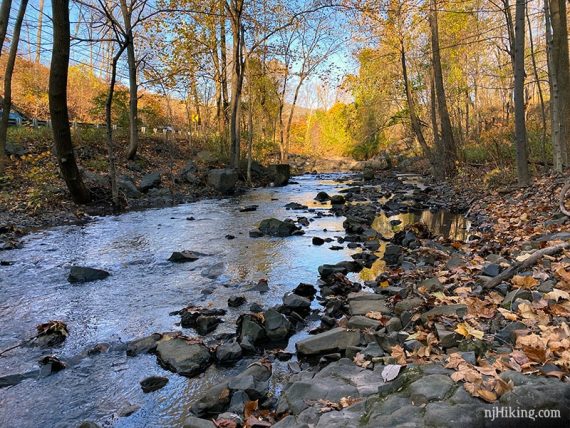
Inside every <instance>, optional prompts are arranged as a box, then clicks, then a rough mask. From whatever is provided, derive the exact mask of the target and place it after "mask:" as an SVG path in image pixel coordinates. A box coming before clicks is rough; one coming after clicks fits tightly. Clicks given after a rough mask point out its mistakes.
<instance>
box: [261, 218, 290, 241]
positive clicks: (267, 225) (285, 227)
mask: <svg viewBox="0 0 570 428" xmlns="http://www.w3.org/2000/svg"><path fill="white" fill-rule="evenodd" d="M259 230H260V231H261V233H263V234H264V235H269V236H277V237H286V236H291V235H292V234H293V232H295V231H296V230H298V227H297V226H295V224H294V223H293V222H292V221H281V220H277V219H276V218H268V219H265V220H262V221H261V223H260V224H259Z"/></svg>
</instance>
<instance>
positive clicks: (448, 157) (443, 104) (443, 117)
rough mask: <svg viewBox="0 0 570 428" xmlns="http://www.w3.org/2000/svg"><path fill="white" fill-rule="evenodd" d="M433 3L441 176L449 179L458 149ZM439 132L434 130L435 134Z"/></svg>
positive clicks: (433, 40) (434, 64)
mask: <svg viewBox="0 0 570 428" xmlns="http://www.w3.org/2000/svg"><path fill="white" fill-rule="evenodd" d="M430 1H431V10H430V28H431V53H432V67H433V79H434V87H435V100H436V104H437V112H438V114H439V123H440V126H441V148H440V149H439V150H438V157H439V159H440V168H441V171H439V174H440V175H441V176H442V177H445V178H449V177H453V176H454V175H455V174H456V172H457V171H456V165H455V163H456V161H457V147H456V146H455V138H454V137H453V128H452V126H451V119H450V118H449V110H448V109H447V99H446V97H445V86H444V84H443V71H442V68H441V52H440V47H439V26H438V20H437V16H438V11H437V0H430ZM436 132H437V130H436V129H434V134H435V133H436Z"/></svg>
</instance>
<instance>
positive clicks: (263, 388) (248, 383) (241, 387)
mask: <svg viewBox="0 0 570 428" xmlns="http://www.w3.org/2000/svg"><path fill="white" fill-rule="evenodd" d="M228 388H229V389H230V391H243V392H245V393H246V394H247V396H248V397H249V398H250V400H258V399H260V398H261V397H263V396H265V394H266V393H267V389H268V384H267V382H265V381H256V380H255V378H254V377H253V376H252V375H247V376H239V377H235V378H233V379H231V380H230V381H229V382H228Z"/></svg>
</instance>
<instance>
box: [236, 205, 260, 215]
mask: <svg viewBox="0 0 570 428" xmlns="http://www.w3.org/2000/svg"><path fill="white" fill-rule="evenodd" d="M257 208H258V205H247V206H245V207H240V209H239V212H240V213H249V212H253V211H257Z"/></svg>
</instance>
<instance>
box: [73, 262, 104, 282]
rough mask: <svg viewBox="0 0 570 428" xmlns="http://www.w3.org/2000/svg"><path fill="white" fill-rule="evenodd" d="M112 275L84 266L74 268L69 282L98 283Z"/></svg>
mask: <svg viewBox="0 0 570 428" xmlns="http://www.w3.org/2000/svg"><path fill="white" fill-rule="evenodd" d="M109 275H110V273H109V272H107V271H104V270H101V269H94V268H90V267H84V266H72V267H71V270H70V271H69V276H68V277H67V280H68V281H69V282H71V283H72V284H75V283H84V282H91V281H98V280H101V279H105V278H107V277H108V276H109Z"/></svg>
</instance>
